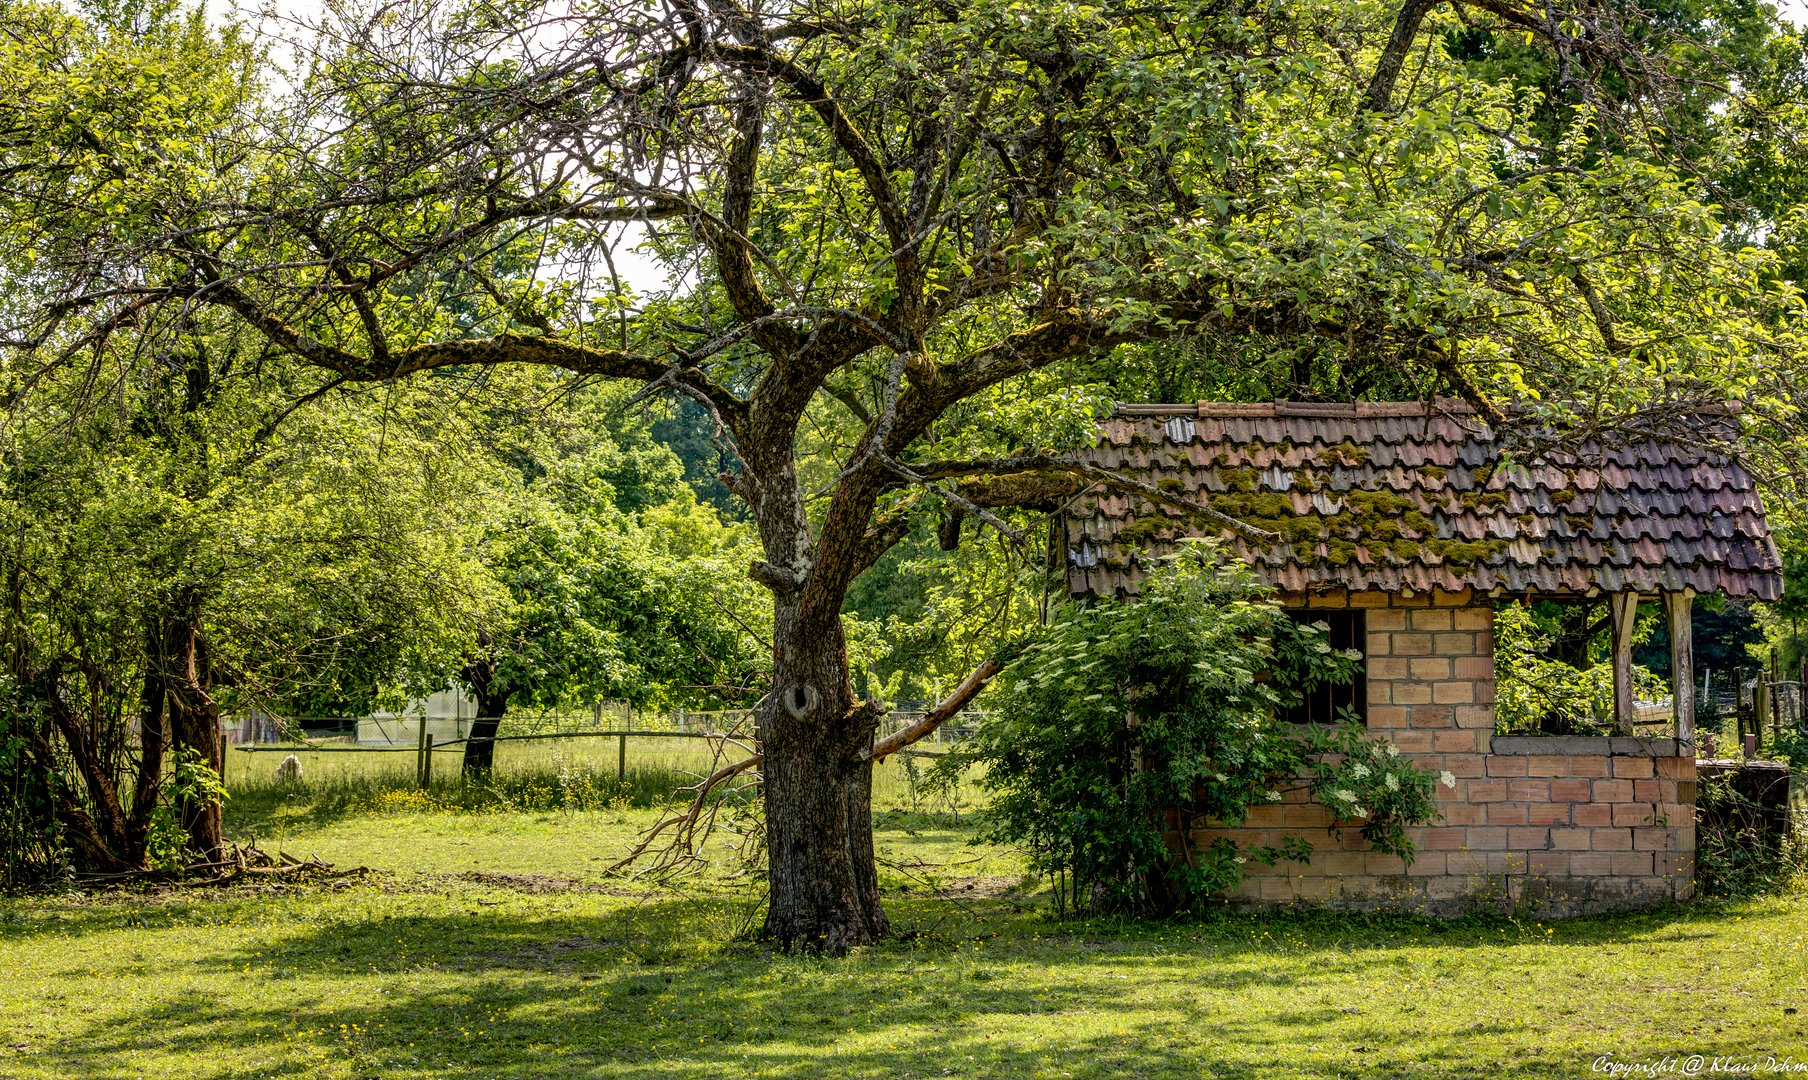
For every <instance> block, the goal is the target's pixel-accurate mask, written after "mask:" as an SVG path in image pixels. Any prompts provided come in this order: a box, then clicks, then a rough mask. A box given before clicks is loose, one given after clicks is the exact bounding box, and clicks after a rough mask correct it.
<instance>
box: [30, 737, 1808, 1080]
mask: <svg viewBox="0 0 1808 1080" xmlns="http://www.w3.org/2000/svg"><path fill="white" fill-rule="evenodd" d="M271 765H272V769H273V767H274V762H272V763H271ZM319 782H320V783H321V784H322V785H323V787H324V786H325V785H326V784H327V780H326V778H325V777H322V778H321V779H320V781H319ZM899 782H900V781H898V779H897V778H896V777H893V778H891V779H889V780H887V781H886V783H887V784H894V783H899ZM357 783H364V781H357ZM248 789H249V785H248V784H246V785H243V786H241V789H240V793H241V794H243V793H244V791H245V790H248ZM890 790H892V792H893V796H894V797H890V798H888V799H887V800H882V802H881V807H882V809H881V810H880V812H879V814H878V849H879V851H880V854H881V858H882V859H883V860H884V863H885V867H886V869H885V885H886V890H887V905H888V910H889V911H890V913H891V916H892V919H893V923H894V929H895V930H896V933H895V934H894V937H893V939H892V940H890V941H888V942H886V943H884V944H882V945H879V946H876V947H873V948H869V949H862V950H856V951H855V953H854V954H853V955H850V956H847V957H843V958H838V959H829V958H820V957H810V956H786V955H775V954H773V953H771V952H770V951H769V950H767V949H765V948H763V947H761V946H760V945H759V944H758V943H756V942H753V941H751V940H749V939H748V938H747V936H746V930H747V928H748V927H749V926H750V925H752V924H753V922H754V921H755V920H756V919H757V917H758V908H757V895H756V894H754V893H752V892H750V891H749V890H747V889H746V888H744V887H737V886H735V885H733V884H732V883H730V882H726V881H724V880H723V879H722V878H721V877H719V876H718V877H710V878H705V879H700V880H695V881H693V882H691V883H690V884H689V885H687V886H686V887H684V888H682V889H680V890H676V891H673V890H664V889H659V888H655V887H652V886H649V885H645V884H639V885H636V884H630V883H625V882H622V881H619V880H616V879H610V878H606V877H604V876H603V875H602V874H601V872H600V867H601V866H602V865H604V863H605V862H606V861H609V860H612V859H613V858H614V857H615V856H617V855H618V854H619V853H620V852H621V851H622V850H623V849H624V848H625V847H626V846H627V845H628V844H629V843H630V842H632V840H633V838H634V837H635V835H636V833H637V830H639V829H640V828H643V827H644V826H645V825H646V823H647V822H648V821H649V820H650V819H651V816H652V814H653V811H651V810H646V809H638V808H633V807H629V806H626V805H622V806H618V807H617V808H615V809H609V810H602V811H564V810H534V811H527V812H511V811H502V812H489V813H475V812H468V811H463V810H458V809H440V810H430V811H424V812H423V811H408V810H399V809H392V810H391V811H390V812H383V813H374V812H356V811H352V810H348V809H345V808H344V805H341V806H340V808H339V809H331V807H332V806H333V805H335V801H334V799H333V798H332V796H331V792H330V791H328V790H322V791H318V792H316V791H312V790H309V791H306V792H303V793H299V795H298V797H293V798H287V799H284V800H281V801H279V802H277V803H275V804H272V805H271V806H266V807H264V808H263V809H262V810H259V811H257V812H256V813H253V812H251V811H248V810H247V809H246V807H247V806H248V805H249V804H250V803H251V802H252V800H250V799H248V798H247V799H243V800H235V803H234V804H233V810H232V811H231V813H230V814H229V826H230V828H231V829H232V830H233V831H234V832H235V834H236V835H237V836H239V837H240V838H243V837H244V836H246V835H247V833H246V830H247V829H249V828H251V827H253V826H255V827H256V828H258V829H261V830H264V831H262V832H260V833H259V836H260V837H261V838H263V839H264V840H265V842H266V843H267V844H268V845H269V846H275V843H276V840H277V837H276V836H275V835H274V833H273V832H272V831H271V830H278V831H280V832H281V836H280V842H281V844H282V845H283V846H284V847H285V848H287V849H288V850H290V851H292V852H294V853H296V854H305V853H309V852H317V853H318V854H320V855H321V856H322V857H323V858H326V859H328V860H331V861H333V862H335V863H337V864H338V865H340V866H355V865H364V866H370V867H377V868H380V872H378V873H375V874H372V875H369V876H363V877H352V878H347V879H344V880H341V881H337V882H333V883H328V884H320V885H309V886H264V887H261V888H260V887H252V886H239V887H233V888H226V889H218V890H210V889H190V890H167V891H160V892H149V893H135V894H126V893H95V894H90V895H76V894H70V895H60V896H44V897H32V898H14V899H9V900H0V972H4V973H5V976H6V977H5V978H4V979H0V1076H4V1077H9V1078H11V1077H19V1078H38V1077H128V1076H129V1077H138V1076H154V1077H162V1076H170V1077H253V1076H285V1077H291V1076H292V1077H317V1076H318V1077H333V1078H337V1077H347V1078H349V1077H372V1076H380V1077H446V1076H459V1077H466V1076H469V1077H505V1078H515V1077H521V1078H525V1077H542V1076H548V1077H551V1076H558V1077H563V1076H626V1077H691V1076H700V1075H703V1076H708V1075H733V1076H837V1077H839V1076H875V1077H877V1076H886V1077H890V1076H917V1077H922V1076H944V1075H955V1076H1013V1077H1014V1076H1172V1077H1197V1076H1225V1077H1273V1078H1280V1077H1298V1076H1308V1077H1318V1076H1324V1077H1331V1076H1378V1077H1384V1076H1385V1077H1392V1076H1403V1077H1439V1078H1442V1077H1465V1076H1487V1077H1546V1076H1578V1077H1579V1076H1585V1075H1594V1074H1591V1073H1590V1063H1591V1062H1592V1061H1594V1060H1595V1058H1596V1057H1597V1056H1598V1055H1601V1054H1604V1053H1611V1054H1613V1055H1615V1057H1616V1058H1617V1059H1619V1060H1621V1061H1637V1060H1644V1059H1648V1058H1654V1057H1658V1056H1661V1055H1666V1054H1669V1055H1683V1056H1686V1055H1687V1054H1690V1053H1696V1052H1699V1053H1702V1054H1706V1055H1709V1056H1710V1058H1711V1057H1712V1056H1714V1055H1721V1056H1729V1057H1733V1058H1736V1059H1739V1060H1755V1061H1758V1062H1762V1061H1763V1060H1764V1058H1765V1056H1766V1055H1775V1056H1777V1057H1779V1058H1781V1057H1783V1056H1786V1055H1789V1054H1794V1055H1795V1056H1796V1058H1797V1059H1798V1060H1800V1059H1802V1058H1804V1057H1808V1034H1805V1033H1804V1028H1805V1026H1808V1025H1804V1022H1803V1012H1808V900H1805V899H1804V898H1801V897H1791V898H1787V899H1769V900H1762V901H1750V902H1745V903H1742V904H1738V905H1734V906H1729V907H1707V906H1703V907H1696V908H1690V909H1670V910H1666V911H1662V912H1657V913H1651V914H1643V915H1635V916H1622V917H1617V918H1602V919H1588V920H1578V921H1573V922H1566V923H1557V924H1545V925H1541V924H1537V923H1528V922H1514V921H1510V920H1506V919H1494V920H1470V921H1465V922H1461V923H1455V924H1449V923H1437V922H1431V921H1424V920H1417V919H1407V918H1338V917H1330V916H1279V915H1271V916H1264V917H1254V916H1240V915H1228V914H1227V915H1219V916H1215V917H1210V918H1206V919H1201V920H1194V921H1189V922H1175V923H1147V924H1137V923H1126V924H1115V923H1104V922H1092V923H1065V924H1064V923H1057V922H1054V921H1051V920H1050V919H1048V918H1047V917H1046V916H1045V915H1044V914H1043V913H1042V909H1041V907H1040V904H1039V902H1038V898H1037V897H1036V896H1034V895H1026V894H1025V893H1024V892H1021V891H1019V890H1020V888H1021V887H1022V884H1023V883H1022V882H1021V881H1020V878H1021V875H1022V871H1023V867H1022V864H1021V862H1020V861H1019V860H1018V859H1017V857H1016V856H1015V855H1014V854H1013V853H1011V852H1008V851H1000V850H996V849H991V848H985V847H979V848H975V847H972V846H970V845H969V844H968V843H967V841H968V839H969V838H970V836H971V835H972V827H973V826H972V817H971V814H970V813H967V812H966V811H964V810H963V811H962V812H961V813H960V814H958V815H956V814H951V813H947V812H923V811H922V810H921V808H919V809H918V811H916V812H913V811H912V809H911V806H910V803H909V799H908V790H907V786H906V790H905V791H904V792H903V796H904V797H903V798H897V797H895V796H896V794H897V790H896V789H895V788H894V789H890ZM291 794H292V795H296V794H297V793H291ZM341 802H343V801H341ZM259 815H261V816H259ZM1791 1008H1794V1009H1800V1010H1803V1012H1796V1013H1788V1012H1785V1010H1786V1009H1791Z"/></svg>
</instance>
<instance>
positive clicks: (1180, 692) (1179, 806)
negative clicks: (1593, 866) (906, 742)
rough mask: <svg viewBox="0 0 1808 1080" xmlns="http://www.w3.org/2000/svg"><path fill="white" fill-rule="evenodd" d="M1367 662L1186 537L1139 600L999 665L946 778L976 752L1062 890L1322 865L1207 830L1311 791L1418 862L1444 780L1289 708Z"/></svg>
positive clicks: (1137, 887) (1131, 904)
mask: <svg viewBox="0 0 1808 1080" xmlns="http://www.w3.org/2000/svg"><path fill="white" fill-rule="evenodd" d="M1359 661H1360V657H1359V656H1358V655H1357V654H1355V653H1353V652H1346V651H1341V650H1336V649H1332V648H1331V647H1330V646H1329V645H1328V644H1327V643H1326V640H1325V631H1324V628H1323V626H1322V624H1301V623H1298V622H1295V621H1294V620H1293V619H1291V618H1289V617H1288V616H1287V614H1286V613H1285V612H1284V611H1282V610H1281V608H1280V607H1279V606H1277V605H1276V604H1275V603H1274V602H1273V600H1272V599H1271V598H1270V597H1269V596H1268V595H1266V594H1265V593H1264V591H1263V589H1262V587H1261V586H1260V585H1259V583H1258V582H1257V581H1256V580H1255V578H1254V576H1253V575H1252V574H1251V573H1250V572H1249V570H1248V569H1247V568H1246V567H1244V566H1243V565H1242V564H1241V563H1238V562H1235V561H1232V560H1227V559H1225V558H1223V557H1222V556H1221V555H1220V553H1219V551H1218V549H1217V548H1216V546H1215V545H1213V544H1211V543H1208V542H1203V541H1196V542H1192V543H1189V544H1186V545H1183V547H1182V548H1181V550H1180V551H1178V552H1177V553H1176V554H1174V555H1173V556H1171V557H1170V558H1168V559H1167V560H1166V561H1165V562H1164V563H1163V564H1162V565H1161V566H1160V567H1159V568H1158V569H1157V570H1156V571H1155V573H1153V574H1152V575H1151V576H1150V578H1149V579H1148V580H1147V581H1145V582H1144V587H1143V595H1142V598H1141V600H1140V601H1138V602H1137V603H1134V604H1109V603H1108V604H1098V605H1093V606H1085V605H1074V606H1070V607H1069V608H1067V609H1066V610H1064V611H1063V612H1062V614H1061V615H1060V616H1059V617H1058V618H1057V619H1056V620H1055V621H1054V622H1053V623H1052V625H1050V626H1048V627H1047V628H1046V630H1045V631H1044V633H1043V634H1042V635H1041V636H1040V637H1039V638H1038V639H1037V640H1036V641H1034V642H1033V643H1032V644H1030V645H1029V646H1028V647H1027V648H1026V649H1025V650H1024V651H1023V652H1022V653H1021V654H1020V655H1019V657H1018V658H1017V659H1016V660H1015V661H1014V662H1013V663H1011V664H1010V665H1009V666H1008V667H1007V668H1006V669H1005V671H1004V672H1003V674H1002V675H1001V676H1000V680H1001V685H1002V691H1003V692H1002V694H999V695H998V700H997V701H995V703H994V706H993V708H992V710H991V712H990V713H989V715H988V717H987V719H986V721H985V722H984V723H983V724H981V725H980V727H979V729H978V731H977V732H976V734H975V737H974V738H972V739H971V740H969V741H968V742H966V743H965V744H963V746H962V748H961V749H960V750H959V751H958V752H957V753H956V754H954V755H951V756H950V757H948V758H944V759H943V762H942V773H943V775H953V774H954V772H955V771H957V770H959V769H960V768H961V767H963V766H965V765H967V764H972V763H975V762H978V763H982V764H983V765H984V766H985V770H984V774H983V778H982V779H981V781H980V783H981V784H982V785H983V786H985V787H986V788H988V789H990V790H991V791H992V793H993V796H994V797H993V800H992V803H991V807H990V809H989V811H988V814H989V831H988V833H987V835H988V836H989V837H990V838H992V839H995V840H1001V841H1004V842H1007V843H1012V844H1017V845H1020V846H1022V847H1023V848H1024V849H1025V850H1026V851H1027V852H1028V854H1029V858H1030V860H1031V863H1032V865H1033V866H1034V868H1035V869H1036V870H1037V871H1039V872H1042V873H1046V874H1048V875H1050V876H1051V877H1052V878H1053V880H1054V881H1055V884H1056V896H1057V904H1058V906H1059V907H1061V908H1062V909H1063V910H1065V909H1066V908H1067V907H1068V906H1069V905H1070V904H1071V905H1072V906H1075V907H1092V908H1105V909H1114V910H1133V911H1136V910H1154V911H1163V910H1177V909H1182V908H1186V907H1189V906H1191V905H1193V904H1195V903H1197V902H1198V901H1200V900H1202V899H1204V898H1206V897H1209V896H1211V895H1213V894H1214V893H1217V892H1220V891H1222V890H1224V889H1227V888H1229V887H1231V886H1234V885H1235V884H1237V882H1238V881H1240V880H1241V879H1242V876H1243V872H1244V867H1245V866H1246V865H1247V863H1248V861H1249V860H1251V859H1254V860H1256V861H1258V862H1265V863H1273V862H1274V861H1275V860H1277V859H1304V858H1306V857H1307V856H1308V855H1309V854H1310V851H1311V845H1310V843H1309V842H1308V841H1307V840H1306V839H1305V838H1304V837H1297V838H1290V839H1288V840H1287V841H1285V842H1284V843H1280V844H1276V845H1270V846H1262V847H1257V848H1251V849H1248V850H1245V849H1241V848H1239V847H1237V846H1236V845H1235V844H1234V843H1232V842H1231V841H1229V840H1225V839H1220V840H1218V841H1216V842H1215V843H1212V844H1210V845H1205V846H1201V845H1198V844H1195V843H1193V841H1192V839H1191V836H1192V830H1193V829H1194V828H1196V827H1202V826H1208V825H1228V826H1236V825H1239V824H1241V823H1242V822H1243V821H1244V820H1245V818H1246V817H1247V816H1248V813H1249V810H1250V808H1251V807H1252V806H1256V805H1259V804H1263V803H1268V802H1275V801H1279V800H1280V799H1282V798H1283V792H1284V791H1285V790H1287V789H1289V788H1300V787H1302V786H1303V787H1304V788H1305V790H1307V791H1308V792H1309V793H1310V795H1311V797H1312V798H1313V799H1314V800H1316V801H1317V802H1319V803H1321V804H1323V805H1325V806H1327V807H1329V808H1330V809H1331V810H1332V812H1333V814H1334V816H1335V817H1336V818H1337V819H1338V822H1339V824H1338V825H1337V826H1334V828H1338V827H1341V826H1342V824H1344V823H1353V822H1358V821H1359V822H1361V828H1362V833H1363V835H1364V836H1365V837H1367V838H1368V839H1369V840H1370V842H1371V843H1372V844H1374V846H1375V847H1376V848H1377V849H1379V850H1382V851H1388V852H1392V853H1395V854H1398V855H1400V856H1402V857H1403V858H1408V859H1410V858H1411V856H1412V844H1411V842H1410V841H1409V840H1408V838H1407V836H1406V832H1405V828H1406V826H1408V825H1413V824H1418V823H1420V822H1424V821H1428V820H1430V819H1431V818H1432V817H1433V816H1434V815H1435V813H1436V805H1435V803H1434V802H1433V801H1432V798H1431V794H1432V784H1433V783H1434V780H1433V778H1432V777H1431V776H1430V775H1428V774H1426V773H1425V772H1424V771H1423V770H1420V769H1418V768H1416V767H1414V766H1413V765H1411V764H1410V763H1408V762H1405V761H1403V760H1401V759H1399V758H1398V757H1397V756H1396V753H1395V752H1394V751H1393V748H1392V747H1391V746H1390V745H1389V744H1387V743H1385V742H1380V741H1376V740H1371V739H1369V738H1367V737H1366V735H1365V734H1364V733H1363V731H1362V729H1361V727H1360V726H1359V725H1357V724H1354V723H1350V722H1348V721H1347V718H1346V722H1345V723H1343V724H1340V725H1336V726H1333V727H1328V728H1317V727H1304V728H1297V727H1295V726H1294V725H1291V724H1288V723H1285V722H1284V721H1281V720H1279V719H1277V718H1276V710H1277V709H1282V708H1285V707H1288V706H1290V705H1293V704H1296V703H1297V702H1299V701H1300V700H1302V698H1303V697H1304V695H1306V694H1307V693H1310V692H1311V691H1312V690H1314V689H1316V688H1317V687H1319V686H1322V685H1325V684H1327V683H1334V682H1347V681H1348V680H1349V679H1350V678H1351V677H1352V676H1353V675H1354V673H1355V671H1356V668H1357V664H1358V663H1359Z"/></svg>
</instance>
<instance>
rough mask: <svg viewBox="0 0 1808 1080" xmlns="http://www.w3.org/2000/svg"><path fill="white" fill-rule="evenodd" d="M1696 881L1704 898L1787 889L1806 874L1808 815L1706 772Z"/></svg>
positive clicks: (1699, 812)
mask: <svg viewBox="0 0 1808 1080" xmlns="http://www.w3.org/2000/svg"><path fill="white" fill-rule="evenodd" d="M1697 822H1698V826H1697V833H1696V845H1695V866H1696V881H1697V883H1698V884H1699V885H1700V888H1701V893H1702V895H1703V896H1707V897H1714V898H1730V897H1740V896H1756V895H1761V894H1764V893H1774V892H1783V891H1787V890H1788V889H1791V888H1793V887H1795V886H1796V885H1797V884H1799V883H1800V882H1801V881H1802V880H1803V878H1804V877H1808V835H1805V834H1804V833H1805V830H1808V819H1805V818H1804V815H1802V814H1800V813H1798V812H1796V811H1795V810H1793V809H1792V808H1789V807H1787V806H1785V807H1782V808H1781V809H1780V812H1779V811H1778V808H1775V807H1774V806H1773V807H1766V806H1763V805H1760V804H1759V803H1758V802H1757V801H1755V800H1753V799H1752V798H1751V796H1750V795H1748V794H1746V793H1745V792H1742V791H1740V790H1739V786H1738V785H1737V784H1735V783H1734V782H1733V778H1732V777H1731V776H1730V775H1716V776H1703V777H1702V778H1701V786H1700V788H1699V794H1698V796H1697Z"/></svg>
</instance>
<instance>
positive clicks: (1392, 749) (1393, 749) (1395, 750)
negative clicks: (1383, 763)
mask: <svg viewBox="0 0 1808 1080" xmlns="http://www.w3.org/2000/svg"><path fill="white" fill-rule="evenodd" d="M1387 756H1388V757H1399V756H1400V748H1399V747H1398V746H1395V745H1394V744H1393V743H1388V744H1387Z"/></svg>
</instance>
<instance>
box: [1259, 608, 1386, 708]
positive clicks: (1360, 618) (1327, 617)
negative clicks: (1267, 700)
mask: <svg viewBox="0 0 1808 1080" xmlns="http://www.w3.org/2000/svg"><path fill="white" fill-rule="evenodd" d="M1287 615H1288V617H1289V618H1291V619H1293V621H1294V622H1300V623H1324V624H1325V626H1326V628H1327V629H1328V631H1329V633H1328V634H1327V635H1326V637H1327V640H1328V642H1329V644H1330V646H1331V647H1332V648H1333V649H1355V650H1356V651H1357V652H1359V653H1362V654H1363V659H1362V661H1361V662H1359V663H1358V664H1357V665H1356V675H1355V677H1354V678H1353V679H1351V680H1350V681H1349V682H1347V683H1338V684H1334V685H1326V686H1320V687H1318V688H1317V689H1316V690H1313V691H1312V692H1311V693H1309V694H1307V695H1306V698H1305V700H1304V701H1302V702H1300V703H1299V704H1298V705H1295V706H1292V707H1291V708H1286V709H1282V710H1281V719H1283V720H1285V721H1287V722H1288V723H1290V724H1334V723H1336V722H1338V721H1339V720H1341V719H1343V716H1344V710H1345V709H1350V710H1352V711H1354V713H1355V714H1356V717H1357V719H1359V720H1361V721H1362V722H1363V723H1364V724H1365V725H1366V724H1367V723H1368V721H1369V687H1368V679H1367V677H1366V676H1367V671H1368V651H1369V639H1368V612H1366V611H1363V610H1361V609H1353V610H1341V611H1339V610H1324V609H1316V608H1289V609H1287Z"/></svg>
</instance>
